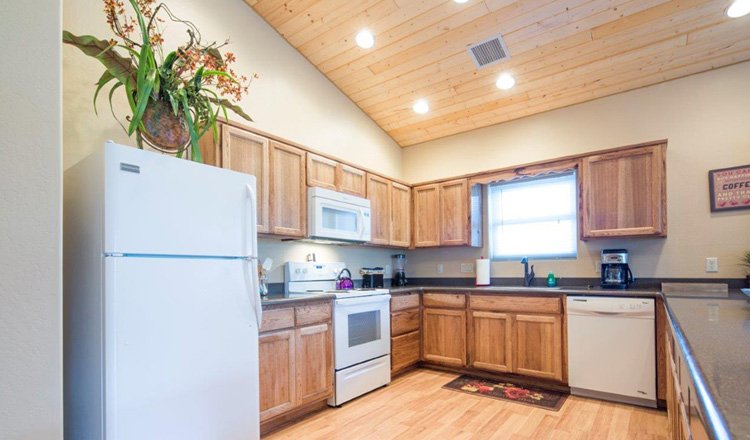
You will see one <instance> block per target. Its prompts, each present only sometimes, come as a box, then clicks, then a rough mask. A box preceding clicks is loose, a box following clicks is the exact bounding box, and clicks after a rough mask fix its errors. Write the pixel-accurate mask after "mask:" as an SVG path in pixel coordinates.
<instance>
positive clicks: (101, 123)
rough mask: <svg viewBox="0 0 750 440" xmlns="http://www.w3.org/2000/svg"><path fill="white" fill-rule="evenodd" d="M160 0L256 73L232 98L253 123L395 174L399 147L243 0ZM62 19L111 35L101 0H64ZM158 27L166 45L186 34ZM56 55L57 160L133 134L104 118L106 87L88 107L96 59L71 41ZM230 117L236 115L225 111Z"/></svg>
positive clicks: (98, 69)
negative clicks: (60, 114)
mask: <svg viewBox="0 0 750 440" xmlns="http://www.w3.org/2000/svg"><path fill="white" fill-rule="evenodd" d="M168 3H169V6H170V8H171V10H172V11H173V12H174V13H175V15H177V16H178V17H180V18H183V19H188V20H191V21H192V22H193V23H194V24H195V25H196V26H197V27H198V29H199V30H200V31H201V33H202V35H203V38H204V40H205V41H206V42H210V41H220V42H221V41H224V40H225V39H226V38H230V40H231V42H230V45H229V46H228V48H226V49H225V50H228V51H231V52H234V53H235V55H236V56H237V63H236V64H235V65H234V66H235V70H236V71H237V73H238V74H246V75H248V76H249V75H250V74H252V73H253V72H256V73H258V75H260V79H258V80H256V81H254V82H253V83H252V84H251V86H250V94H249V95H248V96H246V97H245V98H244V99H243V100H242V101H241V103H240V104H241V105H242V107H243V109H244V110H245V111H246V112H247V113H248V114H249V115H250V116H252V117H253V119H254V120H255V121H256V122H255V123H254V124H251V125H252V126H253V127H256V128H259V129H261V130H265V131H267V132H270V133H273V134H275V135H278V136H282V137H284V138H287V139H289V140H292V141H295V142H299V143H301V144H303V145H306V146H308V147H311V148H314V149H317V150H320V151H324V152H327V153H330V154H332V155H334V156H336V157H341V158H345V159H349V160H360V159H361V158H373V159H375V158H376V159H377V160H371V161H368V162H367V163H366V165H367V167H368V168H371V169H373V170H375V171H380V172H382V173H384V174H386V175H388V176H391V177H395V178H398V177H401V149H400V147H399V146H398V145H397V144H396V143H395V142H394V141H393V140H392V139H391V138H390V137H389V136H388V135H387V134H386V133H385V132H384V131H382V130H381V129H380V128H379V127H378V126H377V125H376V124H375V123H374V122H373V121H372V120H371V119H369V118H368V117H367V116H366V115H365V114H364V113H363V112H362V111H361V110H360V109H359V108H358V107H356V106H355V105H354V104H353V103H352V102H351V101H350V100H349V99H348V98H347V97H346V96H344V95H343V94H342V93H341V92H340V91H339V90H338V89H337V88H336V87H335V86H334V85H333V84H332V83H331V82H330V81H328V79H327V78H325V76H323V74H321V73H320V72H318V70H317V69H315V67H314V66H312V65H311V64H310V63H309V62H308V61H307V60H306V59H305V58H304V57H303V56H302V55H300V54H299V52H297V51H296V50H295V49H294V48H293V47H292V46H290V45H289V44H288V43H287V42H286V41H285V40H284V39H283V38H281V36H279V34H278V33H276V31H275V30H273V28H271V27H270V26H269V25H268V24H267V23H266V22H265V21H263V19H261V18H260V17H259V16H258V15H257V14H255V12H253V11H252V9H250V7H249V6H247V5H246V4H245V3H243V2H242V1H240V0H213V1H201V0H172V1H170V2H168ZM126 4H127V2H126ZM63 27H64V29H66V30H69V31H71V32H73V33H75V34H90V35H94V36H97V37H99V38H109V37H111V36H112V34H111V31H110V30H109V28H108V26H107V24H106V22H105V17H104V13H103V12H102V7H101V2H93V3H92V2H91V1H89V0H66V1H65V3H64V10H63ZM166 30H167V32H166V35H165V38H166V43H165V47H166V48H176V46H177V45H179V44H183V43H184V42H185V41H186V40H185V37H186V34H185V33H184V27H182V26H179V25H177V24H174V23H168V24H167V28H166ZM63 57H64V58H63V66H64V69H63V74H64V86H63V97H64V110H65V117H64V123H65V133H64V136H65V137H64V145H65V155H64V164H65V168H66V169H67V168H68V167H70V166H71V165H72V164H74V163H76V162H77V161H79V160H80V159H81V158H83V157H85V156H86V155H88V154H89V153H90V152H91V151H93V150H94V149H96V148H100V147H101V145H102V142H104V140H106V139H113V140H115V141H118V142H121V143H125V144H131V145H133V144H135V139H133V140H129V139H128V138H127V137H126V135H125V133H124V132H123V130H122V129H121V128H120V127H119V126H118V125H117V123H116V122H115V121H114V119H113V118H112V115H111V114H110V112H109V106H108V104H107V96H106V93H103V94H102V95H103V96H102V97H100V102H99V107H98V108H99V116H98V117H97V116H96V115H95V114H94V111H93V107H92V97H93V93H94V83H95V82H96V81H97V80H98V79H99V76H100V75H101V73H102V71H103V67H102V66H101V65H100V64H99V63H98V62H97V61H96V60H94V59H92V58H89V57H87V56H85V55H83V54H82V53H81V52H80V51H79V50H78V49H76V48H74V47H69V46H66V47H65V48H64V49H63ZM123 96H124V94H123V93H122V90H118V92H117V98H118V100H117V105H116V108H115V110H116V112H117V114H118V115H120V116H121V117H123V116H125V115H126V114H127V111H128V110H129V109H128V108H127V105H126V103H125V101H124V98H123ZM230 118H232V119H237V117H233V116H232V115H231V112H230ZM237 120H238V121H240V122H242V121H243V120H242V119H241V118H239V119H237Z"/></svg>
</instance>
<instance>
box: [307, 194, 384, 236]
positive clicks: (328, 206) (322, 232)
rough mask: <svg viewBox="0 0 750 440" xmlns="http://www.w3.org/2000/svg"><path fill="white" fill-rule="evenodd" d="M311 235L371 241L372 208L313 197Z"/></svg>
mask: <svg viewBox="0 0 750 440" xmlns="http://www.w3.org/2000/svg"><path fill="white" fill-rule="evenodd" d="M310 226H311V231H310V236H311V237H312V238H330V239H335V240H347V241H362V242H364V241H370V209H369V208H366V207H363V206H357V205H354V204H351V203H346V202H341V201H338V200H331V199H327V198H323V197H313V198H312V204H311V211H310Z"/></svg>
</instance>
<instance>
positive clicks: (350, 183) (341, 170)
mask: <svg viewBox="0 0 750 440" xmlns="http://www.w3.org/2000/svg"><path fill="white" fill-rule="evenodd" d="M336 173H337V177H336V186H337V189H338V190H339V191H341V192H345V193H347V194H352V195H355V196H358V197H367V191H366V189H367V178H366V174H367V173H365V172H364V171H362V170H360V169H358V168H354V167H350V166H349V165H344V164H339V166H338V168H337V169H336Z"/></svg>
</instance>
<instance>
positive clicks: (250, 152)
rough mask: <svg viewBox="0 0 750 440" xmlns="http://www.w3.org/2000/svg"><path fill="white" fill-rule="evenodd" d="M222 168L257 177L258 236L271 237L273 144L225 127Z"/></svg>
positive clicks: (222, 144)
mask: <svg viewBox="0 0 750 440" xmlns="http://www.w3.org/2000/svg"><path fill="white" fill-rule="evenodd" d="M221 130H222V133H221V156H222V159H221V162H222V167H223V168H227V169H230V170H234V171H239V172H241V173H247V174H251V175H253V176H255V182H256V192H257V199H258V200H257V203H258V211H257V212H258V232H259V233H261V234H263V233H266V234H267V233H269V232H271V228H270V217H269V211H270V204H269V202H270V201H269V184H270V150H269V141H268V139H267V138H265V137H263V136H258V135H256V134H253V133H250V132H249V131H247V130H242V129H240V128H236V127H232V126H230V125H226V124H224V125H222V127H221Z"/></svg>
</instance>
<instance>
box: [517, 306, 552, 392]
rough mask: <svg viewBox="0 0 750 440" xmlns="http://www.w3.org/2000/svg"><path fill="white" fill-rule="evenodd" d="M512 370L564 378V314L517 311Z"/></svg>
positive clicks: (550, 377)
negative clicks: (526, 313) (538, 313)
mask: <svg viewBox="0 0 750 440" xmlns="http://www.w3.org/2000/svg"><path fill="white" fill-rule="evenodd" d="M515 339H516V349H515V352H514V356H513V363H514V366H513V367H514V368H513V372H515V373H518V374H523V375H526V376H535V377H542V378H545V379H554V380H562V318H561V317H560V316H559V315H554V316H552V315H516V317H515Z"/></svg>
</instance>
